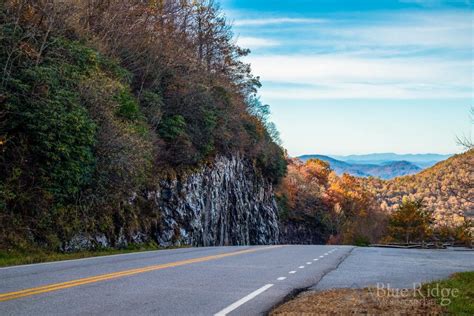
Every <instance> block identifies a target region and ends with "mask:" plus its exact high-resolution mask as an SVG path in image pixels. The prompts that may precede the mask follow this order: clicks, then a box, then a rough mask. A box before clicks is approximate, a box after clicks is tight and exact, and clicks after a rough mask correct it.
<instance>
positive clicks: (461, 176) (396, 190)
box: [364, 150, 474, 225]
mask: <svg viewBox="0 0 474 316" xmlns="http://www.w3.org/2000/svg"><path fill="white" fill-rule="evenodd" d="M364 182H365V184H366V187H367V188H368V189H369V191H371V192H372V193H373V194H375V196H376V198H377V200H378V201H379V203H380V205H381V206H382V208H383V209H385V210H389V211H391V210H394V209H396V208H397V207H398V206H399V205H400V204H401V202H402V200H403V198H404V197H408V198H411V199H413V198H416V199H423V201H424V203H425V205H426V206H427V207H428V208H429V209H430V210H432V211H434V214H435V217H436V221H437V223H438V224H440V225H444V224H447V225H456V224H460V223H462V222H463V220H464V214H465V213H466V212H468V211H470V210H472V209H474V186H473V183H474V150H470V151H468V152H465V153H463V154H460V155H455V156H453V157H451V158H449V159H448V160H446V161H442V162H440V163H438V164H436V165H435V166H433V167H431V168H429V169H426V170H424V171H422V172H420V173H419V174H416V175H412V176H405V177H399V178H395V179H393V180H389V181H383V180H379V179H375V178H370V179H366V180H365V181H364Z"/></svg>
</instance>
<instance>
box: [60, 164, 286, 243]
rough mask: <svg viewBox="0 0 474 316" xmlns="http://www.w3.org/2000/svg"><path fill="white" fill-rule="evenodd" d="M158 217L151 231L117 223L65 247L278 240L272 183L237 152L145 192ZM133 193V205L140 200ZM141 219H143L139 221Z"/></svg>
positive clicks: (131, 201) (160, 183)
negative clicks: (112, 230) (108, 230)
mask: <svg viewBox="0 0 474 316" xmlns="http://www.w3.org/2000/svg"><path fill="white" fill-rule="evenodd" d="M145 196H146V200H148V202H151V203H152V204H153V209H154V211H156V212H158V216H157V218H159V220H158V223H157V224H156V225H152V226H153V227H152V228H150V229H148V230H146V231H145V230H143V229H137V228H134V229H130V228H129V227H128V223H126V222H124V223H123V226H124V227H116V228H115V231H116V232H117V233H115V234H114V235H113V236H108V237H105V235H103V234H100V235H97V236H89V235H87V234H79V235H76V236H75V237H74V238H72V239H71V240H70V241H69V242H67V243H65V244H64V245H63V247H62V248H63V250H65V251H72V250H79V249H87V248H96V247H107V246H115V247H117V246H119V247H120V246H125V245H127V244H128V243H141V242H147V241H150V240H154V241H156V242H157V243H158V244H159V245H161V246H172V245H192V246H221V245H260V244H276V243H278V241H279V224H278V215H277V214H278V210H277V205H276V201H275V198H274V192H273V187H272V184H271V183H270V182H269V181H268V180H266V179H265V178H263V177H262V176H261V175H260V174H258V173H256V169H255V167H254V166H253V165H252V163H251V162H250V161H248V160H246V159H243V158H241V157H239V156H237V155H235V156H232V157H217V158H216V159H215V161H214V163H212V164H210V165H208V166H204V167H202V168H201V169H200V170H198V171H196V172H194V173H191V174H189V175H186V176H183V175H182V176H179V177H177V178H175V179H168V180H161V181H159V186H158V187H157V188H156V189H155V190H152V191H148V192H146V193H145ZM136 198H137V195H134V196H133V197H132V198H131V200H130V201H129V203H131V204H133V203H136ZM139 221H140V220H139Z"/></svg>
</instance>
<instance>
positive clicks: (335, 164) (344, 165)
mask: <svg viewBox="0 0 474 316" xmlns="http://www.w3.org/2000/svg"><path fill="white" fill-rule="evenodd" d="M298 158H300V159H301V160H302V161H308V160H309V159H319V160H322V161H325V162H327V163H329V165H330V167H331V169H333V170H334V171H335V172H336V173H337V174H338V175H342V174H344V173H348V174H350V175H352V176H356V177H378V178H381V179H392V178H395V177H399V176H405V175H409V174H414V173H417V172H419V171H421V170H422V169H421V168H420V167H418V166H416V165H414V164H413V163H410V162H408V161H389V162H380V163H379V164H364V163H352V162H346V161H340V160H337V159H334V158H331V157H329V156H324V155H304V156H300V157H298Z"/></svg>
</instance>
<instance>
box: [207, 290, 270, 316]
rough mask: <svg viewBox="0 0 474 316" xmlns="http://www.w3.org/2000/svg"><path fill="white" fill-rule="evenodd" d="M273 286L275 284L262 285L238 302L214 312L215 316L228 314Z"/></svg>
mask: <svg viewBox="0 0 474 316" xmlns="http://www.w3.org/2000/svg"><path fill="white" fill-rule="evenodd" d="M272 286H273V284H267V285H265V286H262V287H261V288H259V289H258V290H256V291H253V292H252V293H250V294H249V295H247V296H245V297H242V298H241V299H240V300H238V301H237V302H235V303H233V304H231V305H229V306H227V307H226V308H224V309H223V310H221V311H220V312H217V313H215V314H214V316H225V315H227V314H228V313H230V312H232V311H233V310H234V309H237V308H238V307H239V306H242V305H244V304H245V303H247V302H248V301H250V300H251V299H253V298H255V297H256V296H258V295H260V294H262V293H263V292H265V291H266V290H268V289H269V288H271V287H272Z"/></svg>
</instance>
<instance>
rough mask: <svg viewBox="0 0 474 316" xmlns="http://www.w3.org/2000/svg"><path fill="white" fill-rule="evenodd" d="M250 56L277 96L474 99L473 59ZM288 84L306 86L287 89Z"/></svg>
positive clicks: (270, 93) (269, 90)
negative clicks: (472, 88) (472, 90)
mask: <svg viewBox="0 0 474 316" xmlns="http://www.w3.org/2000/svg"><path fill="white" fill-rule="evenodd" d="M246 61H247V62H250V63H251V64H252V68H253V71H254V73H255V74H258V75H259V76H261V78H262V80H263V82H272V83H277V84H278V85H279V88H278V89H273V88H271V86H270V87H268V86H267V87H265V86H264V88H263V89H262V91H261V92H262V94H263V96H264V97H269V98H272V99H275V98H281V99H322V98H393V99H406V98H415V99H416V98H441V97H467V98H469V97H470V95H471V89H470V87H471V86H470V85H471V84H472V81H471V80H472V77H471V76H472V75H471V72H472V65H471V64H470V61H445V60H439V59H436V58H386V59H382V58H375V59H374V58H364V57H354V56H350V55H317V56H306V55H293V56H290V55H286V56H284V55H272V56H253V57H252V56H250V57H248V58H247V59H246ZM285 84H292V85H293V86H294V85H304V87H302V88H291V87H290V88H285V89H282V88H281V86H282V85H285ZM308 85H309V87H308ZM321 85H324V86H323V87H321ZM289 86H290V85H289ZM311 86H312V87H311Z"/></svg>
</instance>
